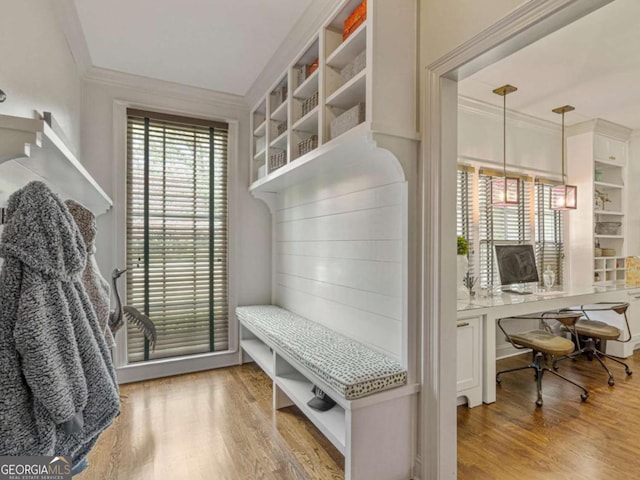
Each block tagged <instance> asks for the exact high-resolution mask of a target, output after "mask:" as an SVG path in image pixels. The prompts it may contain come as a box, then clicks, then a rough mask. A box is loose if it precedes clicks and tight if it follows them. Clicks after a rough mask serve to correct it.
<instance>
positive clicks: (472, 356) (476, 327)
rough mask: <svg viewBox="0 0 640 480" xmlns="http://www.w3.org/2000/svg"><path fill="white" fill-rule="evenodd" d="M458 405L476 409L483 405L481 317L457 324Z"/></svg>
mask: <svg viewBox="0 0 640 480" xmlns="http://www.w3.org/2000/svg"><path fill="white" fill-rule="evenodd" d="M457 327H458V328H457V329H456V331H457V339H458V348H457V387H456V395H457V397H458V403H460V404H462V403H465V399H466V403H467V405H468V406H469V407H475V406H477V405H480V404H481V403H482V377H481V375H482V329H481V327H482V323H481V318H480V317H471V318H465V319H461V320H458V324H457Z"/></svg>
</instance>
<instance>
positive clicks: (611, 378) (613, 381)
mask: <svg viewBox="0 0 640 480" xmlns="http://www.w3.org/2000/svg"><path fill="white" fill-rule="evenodd" d="M615 383H616V382H615V380H614V379H613V377H609V386H610V387H613V386H614V385H615Z"/></svg>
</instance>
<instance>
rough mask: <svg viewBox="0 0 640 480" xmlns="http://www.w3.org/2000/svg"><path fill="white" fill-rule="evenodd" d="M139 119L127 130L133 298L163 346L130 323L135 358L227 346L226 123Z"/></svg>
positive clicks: (130, 344)
mask: <svg viewBox="0 0 640 480" xmlns="http://www.w3.org/2000/svg"><path fill="white" fill-rule="evenodd" d="M138 115H139V112H133V114H131V113H130V114H129V117H128V128H127V140H128V172H127V185H128V189H127V191H128V204H127V266H128V268H129V270H128V272H127V303H128V304H129V305H132V306H134V307H136V308H138V309H139V310H141V311H143V309H144V307H145V305H146V308H147V309H148V314H149V317H150V318H151V319H152V320H153V321H154V323H155V325H156V330H157V333H158V342H157V344H156V349H155V351H154V352H151V353H149V354H148V355H147V349H146V348H145V342H144V338H143V336H142V335H141V334H140V332H139V331H138V330H137V329H136V328H135V327H132V326H129V328H128V332H127V333H128V345H127V351H128V357H129V361H130V362H138V361H144V360H147V359H159V358H167V357H172V356H181V355H189V354H196V353H204V352H209V351H218V350H226V349H228V301H227V291H228V288H227V250H228V243H227V234H228V229H227V222H228V219H227V208H228V204H227V143H228V131H227V128H226V127H225V126H224V125H222V124H219V123H208V124H207V123H206V122H200V121H197V122H194V124H193V125H190V124H188V123H187V122H186V121H183V120H184V119H179V117H171V116H169V117H167V116H162V115H160V116H155V117H154V115H153V114H151V115H150V116H149V117H146V118H145V117H142V116H138ZM176 119H179V120H180V122H179V123H177V122H176V121H172V120H176ZM147 228H148V229H147ZM145 258H146V259H147V262H148V263H147V264H146V265H145V264H144V261H145Z"/></svg>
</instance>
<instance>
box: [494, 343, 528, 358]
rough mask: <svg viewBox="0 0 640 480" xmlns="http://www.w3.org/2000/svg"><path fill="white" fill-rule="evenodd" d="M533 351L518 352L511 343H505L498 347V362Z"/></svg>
mask: <svg viewBox="0 0 640 480" xmlns="http://www.w3.org/2000/svg"><path fill="white" fill-rule="evenodd" d="M530 351H531V350H530V349H526V350H518V349H517V348H515V347H514V346H513V345H511V344H510V343H505V344H503V345H499V346H497V347H496V360H502V359H503V358H509V357H515V356H517V355H522V354H523V353H529V352H530Z"/></svg>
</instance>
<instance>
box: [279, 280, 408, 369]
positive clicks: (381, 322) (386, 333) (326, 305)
mask: <svg viewBox="0 0 640 480" xmlns="http://www.w3.org/2000/svg"><path fill="white" fill-rule="evenodd" d="M278 293H279V298H280V302H282V305H286V307H285V308H287V310H291V311H293V312H296V313H298V314H300V315H304V316H305V317H306V318H308V319H309V320H313V321H314V322H318V323H321V324H323V325H325V326H326V327H328V328H330V329H332V330H335V331H336V332H339V333H342V334H343V335H346V336H348V337H351V338H354V339H355V340H358V341H359V342H361V343H364V344H366V345H369V346H371V347H372V348H374V349H376V350H378V351H380V352H382V353H384V354H386V355H388V356H389V357H391V358H394V359H396V360H398V361H401V358H400V355H399V352H401V351H402V325H401V322H398V321H396V320H392V319H390V318H389V317H383V316H381V315H376V314H373V313H370V312H365V311H363V310H359V309H357V308H355V307H351V306H349V305H345V304H342V303H338V302H335V301H332V300H326V299H324V298H320V297H316V296H314V295H310V294H307V293H304V292H301V291H299V290H294V289H291V288H287V287H282V286H280V287H279V290H278ZM302 312H304V313H302Z"/></svg>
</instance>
